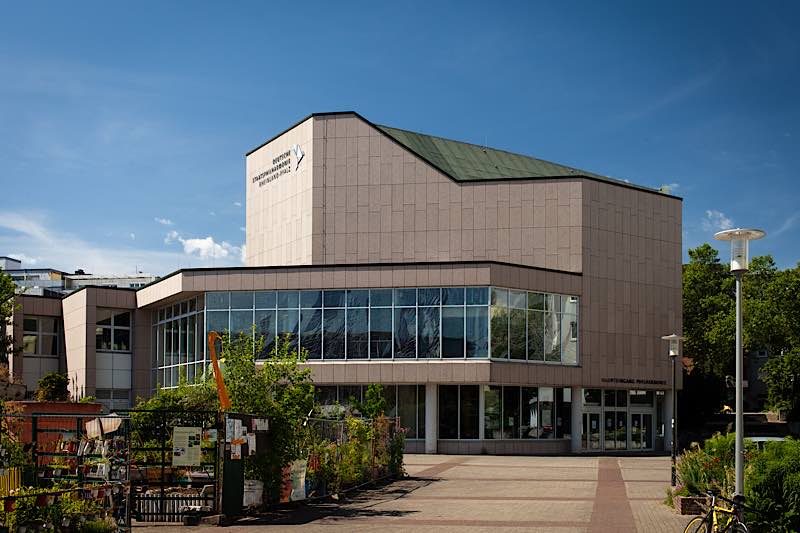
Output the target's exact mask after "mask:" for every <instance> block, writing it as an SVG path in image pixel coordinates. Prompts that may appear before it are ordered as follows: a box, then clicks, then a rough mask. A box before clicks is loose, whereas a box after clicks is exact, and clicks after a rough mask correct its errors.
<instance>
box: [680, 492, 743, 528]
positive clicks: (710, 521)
mask: <svg viewBox="0 0 800 533" xmlns="http://www.w3.org/2000/svg"><path fill="white" fill-rule="evenodd" d="M706 494H708V495H709V496H710V497H711V505H710V506H709V508H708V512H707V513H706V515H705V516H697V517H695V518H692V520H691V521H690V522H689V523H688V524H687V525H686V528H685V529H684V530H683V533H727V532H730V533H748V532H749V530H748V529H747V526H746V525H744V522H742V512H743V511H744V496H740V495H736V496H734V497H733V499H732V500H729V499H728V498H724V497H722V496H720V495H719V491H718V490H707V491H706ZM717 500H722V501H723V502H726V503H728V504H730V505H731V507H730V508H727V507H722V506H719V505H717Z"/></svg>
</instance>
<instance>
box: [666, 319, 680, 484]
mask: <svg viewBox="0 0 800 533" xmlns="http://www.w3.org/2000/svg"><path fill="white" fill-rule="evenodd" d="M661 338H662V339H663V340H665V341H669V358H670V360H671V361H672V420H671V421H670V424H671V425H672V486H673V487H674V486H675V484H676V483H677V478H676V474H675V450H676V448H675V446H676V442H677V440H678V424H677V420H678V394H677V392H676V391H675V360H676V359H677V358H678V356H679V355H680V351H681V341H682V340H683V337H681V336H680V335H678V334H676V333H673V334H672V335H665V336H664V337H661Z"/></svg>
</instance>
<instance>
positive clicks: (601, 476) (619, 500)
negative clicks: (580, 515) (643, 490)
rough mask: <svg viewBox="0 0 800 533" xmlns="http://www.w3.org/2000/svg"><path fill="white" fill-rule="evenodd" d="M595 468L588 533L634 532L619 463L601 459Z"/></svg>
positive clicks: (631, 514)
mask: <svg viewBox="0 0 800 533" xmlns="http://www.w3.org/2000/svg"><path fill="white" fill-rule="evenodd" d="M597 466H598V468H597V493H596V494H595V497H594V507H592V519H591V522H590V523H589V533H616V532H619V531H636V523H635V522H634V520H633V513H632V512H631V506H630V504H629V503H628V495H627V493H626V491H625V482H624V481H623V480H622V471H621V470H620V468H619V462H618V461H617V459H615V458H613V457H601V458H600V459H599V462H598V465H597Z"/></svg>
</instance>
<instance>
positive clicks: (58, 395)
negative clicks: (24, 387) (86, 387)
mask: <svg viewBox="0 0 800 533" xmlns="http://www.w3.org/2000/svg"><path fill="white" fill-rule="evenodd" d="M36 401H39V402H67V401H69V378H68V377H67V375H66V374H59V373H58V372H50V373H48V374H45V375H44V376H42V379H40V380H39V389H38V390H37V391H36Z"/></svg>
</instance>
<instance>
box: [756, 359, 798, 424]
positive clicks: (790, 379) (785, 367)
mask: <svg viewBox="0 0 800 533" xmlns="http://www.w3.org/2000/svg"><path fill="white" fill-rule="evenodd" d="M761 370H762V374H761V379H763V380H764V382H765V383H766V384H767V406H768V407H769V408H770V409H772V410H775V411H785V412H786V413H787V415H788V418H790V419H792V420H795V419H797V418H798V417H800V348H795V349H793V350H791V351H789V352H786V353H781V354H778V355H772V356H770V358H769V360H768V361H767V364H766V365H764V367H763V368H762V369H761Z"/></svg>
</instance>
